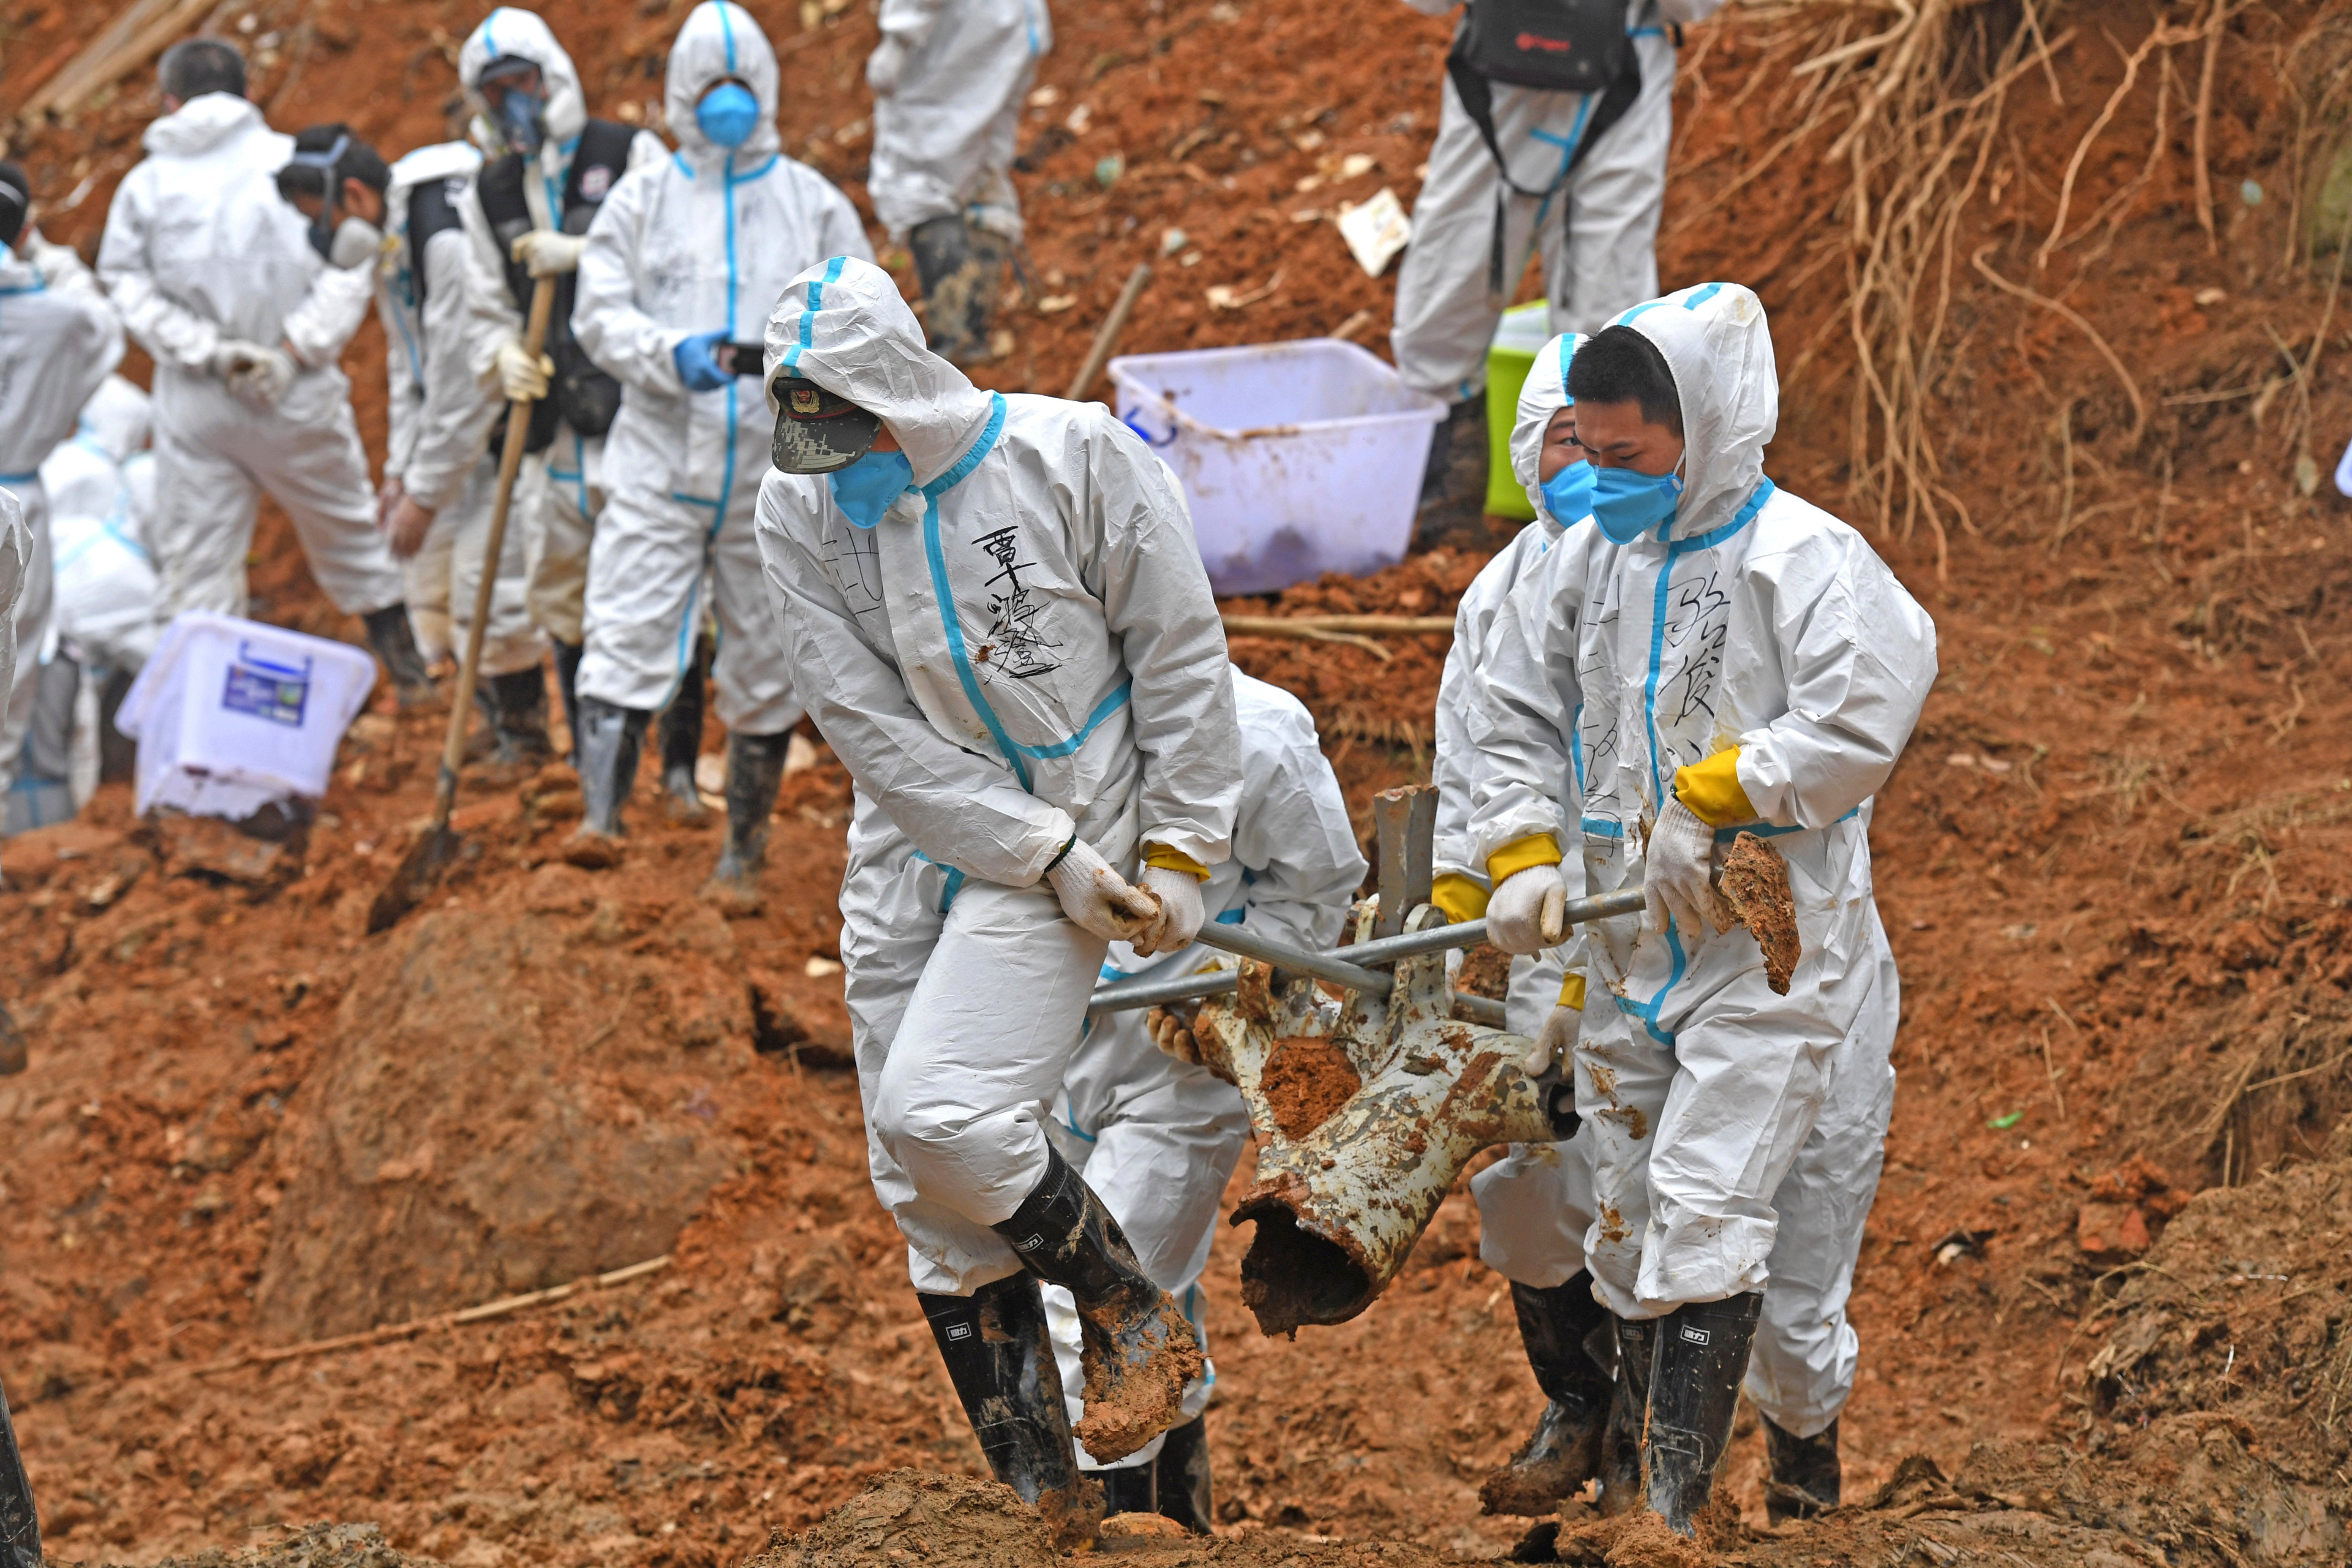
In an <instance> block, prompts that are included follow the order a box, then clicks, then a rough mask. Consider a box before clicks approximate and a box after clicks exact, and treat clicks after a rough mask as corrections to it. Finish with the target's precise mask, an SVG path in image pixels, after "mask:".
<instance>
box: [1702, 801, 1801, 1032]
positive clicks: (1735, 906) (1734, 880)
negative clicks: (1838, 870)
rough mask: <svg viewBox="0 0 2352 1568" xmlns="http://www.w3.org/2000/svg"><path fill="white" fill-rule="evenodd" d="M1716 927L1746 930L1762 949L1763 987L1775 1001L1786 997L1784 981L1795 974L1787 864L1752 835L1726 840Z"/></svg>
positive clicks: (1794, 921) (1794, 910) (1794, 915)
mask: <svg viewBox="0 0 2352 1568" xmlns="http://www.w3.org/2000/svg"><path fill="white" fill-rule="evenodd" d="M1716 901H1717V905H1718V908H1717V910H1716V925H1717V928H1718V929H1720V930H1724V931H1728V930H1730V929H1731V927H1732V926H1733V925H1735V924H1737V925H1743V926H1746V927H1747V928H1748V931H1749V932H1750V933H1752V934H1753V935H1754V936H1755V938H1756V945H1757V946H1759V947H1760V948H1762V949H1763V950H1764V983H1765V984H1768V985H1769V986H1771V987H1772V994H1774V995H1775V996H1786V995H1787V994H1789V976H1790V975H1791V974H1793V973H1796V971H1797V960H1798V958H1799V957H1800V956H1801V950H1800V948H1799V946H1798V942H1797V902H1796V899H1795V896H1794V895H1792V894H1791V893H1790V891H1789V863H1788V862H1787V861H1786V860H1783V859H1781V858H1780V851H1779V850H1778V849H1775V848H1773V847H1771V846H1770V845H1769V844H1767V843H1766V842H1764V840H1762V839H1761V838H1759V837H1756V835H1754V834H1753V833H1743V834H1741V835H1740V836H1739V837H1738V838H1735V839H1733V840H1732V843H1731V847H1730V848H1729V849H1728V850H1727V851H1725V853H1724V857H1723V876H1722V879H1721V881H1720V882H1719V883H1718V884H1717V893H1716Z"/></svg>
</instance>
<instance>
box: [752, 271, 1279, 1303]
mask: <svg viewBox="0 0 2352 1568" xmlns="http://www.w3.org/2000/svg"><path fill="white" fill-rule="evenodd" d="M768 362H769V366H770V375H771V380H772V378H773V376H774V374H775V372H776V370H777V368H778V367H779V365H780V363H782V364H790V365H792V366H793V367H795V368H796V369H797V371H798V372H799V374H803V375H804V376H806V377H808V378H810V379H812V380H814V381H815V382H817V383H818V384H820V385H822V386H824V387H825V388H827V389H828V390H830V391H832V392H834V393H835V395H839V396H842V397H845V398H847V399H849V400H850V401H852V402H854V403H856V404H857V405H860V406H862V407H864V408H866V409H868V410H871V411H872V412H874V413H875V414H877V415H878V416H880V417H881V418H882V419H883V421H884V422H885V423H886V424H887V426H888V428H889V430H890V431H891V433H892V434H893V435H894V436H895V437H897V439H898V444H899V446H900V447H901V449H902V450H903V452H904V454H905V458H906V459H907V461H908V464H909V466H910V468H911V470H912V481H913V482H912V487H911V488H909V489H907V490H905V491H904V492H903V493H901V494H900V495H899V496H898V498H897V499H896V500H894V501H892V502H891V503H890V505H889V506H888V508H887V510H885V511H884V512H883V514H882V515H881V517H880V518H879V520H878V521H877V522H876V524H875V525H874V526H873V527H871V528H861V527H858V526H856V525H855V524H853V523H852V522H851V521H850V520H849V519H848V517H847V516H846V515H845V513H844V512H843V511H842V510H841V508H840V507H839V506H838V505H836V504H835V499H834V495H833V492H832V489H831V480H830V479H829V478H826V477H817V476H809V475H797V474H785V473H781V472H772V473H770V474H769V475H768V477H767V478H766V479H765V480H763V481H762V483H761V491H760V511H759V539H760V552H761V558H762V560H763V561H764V562H765V563H766V566H767V573H768V577H769V580H770V582H771V583H772V584H773V585H774V587H775V589H776V591H777V594H778V599H779V609H780V613H781V614H782V616H783V626H784V631H785V639H786V643H787V646H788V647H789V649H790V651H791V656H792V671H793V689H794V690H795V691H796V692H798V693H799V694H800V695H801V697H802V699H803V700H804V701H806V702H807V703H808V705H809V710H810V712H811V714H812V715H813V716H814V718H815V720H816V722H817V727H818V729H819V730H821V731H823V732H824V737H825V740H826V741H827V742H829V743H830V744H831V745H832V747H833V749H834V751H835V752H836V753H837V754H838V755H839V756H840V757H841V759H842V761H843V762H844V763H845V764H846V766H847V767H848V769H849V772H850V773H851V776H852V777H853V778H855V779H856V783H857V786H858V788H859V789H860V790H861V791H862V792H863V793H864V794H865V795H866V798H867V799H869V800H872V801H875V802H877V803H879V805H880V808H881V809H882V810H883V811H884V812H885V813H887V817H888V819H889V822H890V824H891V825H892V826H894V827H895V828H896V829H897V830H898V832H899V833H901V834H903V835H905V836H906V837H907V838H908V840H910V841H911V842H912V844H913V846H914V847H915V848H916V849H917V850H919V851H920V852H921V854H922V855H923V856H924V857H925V858H928V859H929V861H930V862H931V863H932V864H934V865H936V866H939V867H941V868H948V869H949V870H951V871H952V872H953V873H954V874H955V875H957V876H959V877H961V879H962V884H961V890H960V891H959V892H958V894H957V896H956V899H955V900H954V902H953V904H952V905H951V906H950V908H949V910H948V912H947V915H946V918H945V919H944V920H943V921H940V922H939V925H938V927H937V936H936V938H928V937H926V936H925V935H924V934H923V933H920V932H918V934H917V936H916V937H915V938H914V939H913V940H911V941H909V942H907V943H905V944H893V945H891V946H888V947H886V948H885V949H884V950H882V951H880V952H876V951H873V950H870V949H866V948H861V947H860V946H859V945H858V944H857V943H856V942H855V941H853V940H851V939H850V938H849V937H847V936H845V938H844V944H843V957H844V959H845V962H846V963H847V964H848V966H849V971H850V973H849V980H848V984H849V985H850V988H851V995H852V996H853V998H857V997H859V996H861V995H865V996H869V997H870V996H873V995H874V994H876V990H879V991H881V992H883V993H884V994H888V993H892V992H896V993H898V994H904V993H905V991H906V989H907V988H908V987H911V993H912V994H911V995H908V996H907V997H906V1000H905V1001H904V1002H903V1004H901V1005H902V1006H903V1009H904V1010H903V1012H902V1014H901V1016H900V1017H899V1018H898V1020H897V1025H896V1026H888V1022H887V1020H884V1026H882V1027H880V1028H878V1029H877V1035H876V1037H877V1040H879V1041H882V1042H887V1045H886V1046H884V1047H882V1048H884V1049H885V1050H886V1051H887V1056H886V1058H885V1059H884V1060H882V1061H881V1062H880V1064H879V1066H878V1070H877V1073H876V1074H875V1077H874V1080H873V1082H872V1086H871V1090H870V1097H871V1105H872V1123H871V1124H872V1127H873V1129H874V1136H875V1138H876V1140H877V1142H878V1143H879V1145H880V1147H881V1149H882V1151H883V1152H886V1153H887V1155H888V1156H889V1157H890V1159H891V1160H892V1161H893V1162H894V1163H896V1164H897V1166H898V1168H899V1169H900V1170H901V1171H903V1172H904V1173H906V1176H907V1178H908V1184H910V1185H911V1187H912V1188H913V1190H914V1192H915V1194H917V1196H916V1197H915V1198H914V1199H912V1200H910V1202H912V1203H915V1204H919V1205H922V1217H923V1221H924V1224H925V1226H926V1228H930V1227H931V1226H932V1225H933V1222H936V1231H937V1237H938V1239H937V1240H936V1241H935V1243H934V1245H935V1247H936V1248H937V1254H936V1257H935V1258H931V1259H930V1260H929V1266H930V1267H933V1268H937V1270H938V1275H937V1277H935V1278H934V1279H931V1280H929V1281H926V1280H925V1279H922V1278H919V1279H918V1285H919V1288H921V1289H927V1290H933V1291H937V1292H941V1293H968V1292H969V1291H970V1290H971V1289H973V1288H975V1287H977V1286H979V1285H982V1284H986V1283H988V1282H989V1281H991V1280H993V1279H1003V1278H1006V1277H1007V1276H1010V1275H1011V1274H1013V1272H1015V1270H1016V1269H1017V1268H1019V1264H1018V1262H1017V1260H1016V1258H1015V1257H1014V1254H1013V1250H1012V1248H1011V1247H1007V1246H1006V1245H1005V1244H1004V1242H1003V1240H1002V1239H1001V1238H1000V1237H998V1236H997V1235H996V1233H995V1232H994V1231H992V1230H991V1229H989V1228H988V1227H989V1226H992V1225H993V1224H995V1223H997V1222H998V1221H1001V1220H1003V1219H1006V1218H1008V1217H1009V1216H1010V1215H1012V1214H1013V1211H1014V1209H1016V1208H1017V1207H1019V1206H1020V1205H1021V1203H1022V1202H1023V1200H1024V1198H1026V1197H1027V1196H1028V1195H1029V1194H1030V1193H1031V1192H1032V1190H1033V1189H1034V1188H1035V1187H1036V1185H1037V1184H1038V1183H1039V1181H1040V1180H1041V1179H1042V1178H1043V1176H1044V1174H1045V1170H1046V1167H1047V1144H1046V1137H1045V1129H1044V1126H1043V1124H1042V1121H1041V1119H1040V1114H1039V1113H1040V1110H1042V1108H1043V1106H1044V1104H1045V1101H1046V1100H1048V1099H1049V1098H1050V1097H1051V1096H1053V1095H1054V1094H1055V1092H1056V1091H1057V1090H1058V1089H1060V1088H1061V1085H1062V1081H1063V1079H1064V1077H1065V1076H1066V1068H1067V1066H1068V1063H1069V1060H1070V1058H1071V1056H1072V1054H1073V1052H1074V1050H1075V1048H1076V1044H1077V1041H1078V1036H1079V1023H1080V1019H1081V1017H1082V1016H1083V1014H1084V1012H1085V1008H1086V1002H1087V994H1089V993H1090V992H1091V991H1092V989H1093V986H1094V983H1095V979H1096V976H1097V973H1099V971H1100V968H1101V965H1102V962H1103V957H1104V953H1105V951H1106V943H1105V942H1104V941H1103V940H1102V939H1101V938H1099V937H1097V936H1094V935H1091V934H1089V933H1088V932H1087V931H1084V930H1081V929H1080V928H1079V927H1078V926H1077V925H1076V924H1074V923H1073V922H1072V921H1069V920H1068V919H1067V918H1066V917H1065V916H1064V914H1063V913H1062V910H1061V907H1060V905H1059V903H1058V902H1057V901H1056V900H1055V895H1054V893H1053V892H1052V891H1051V890H1050V889H1048V888H1047V887H1045V886H1044V885H1043V884H1042V883H1041V881H1040V879H1041V878H1042V877H1043V876H1044V874H1045V868H1046V867H1047V866H1048V864H1050V863H1051V862H1053V861H1054V860H1055V858H1057V857H1059V856H1060V855H1061V854H1062V852H1063V851H1064V849H1065V848H1066V847H1067V846H1068V845H1069V844H1070V843H1071V841H1072V837H1073V834H1076V836H1077V837H1083V838H1084V839H1085V840H1086V841H1087V843H1088V844H1090V845H1092V846H1093V847H1095V849H1096V850H1097V851H1098V852H1099V853H1100V854H1101V855H1102V856H1103V857H1104V858H1105V859H1107V860H1108V862H1109V863H1110V864H1111V866H1113V867H1114V868H1119V869H1120V870H1121V871H1122V872H1125V873H1128V874H1130V875H1131V874H1132V872H1131V870H1130V868H1133V867H1134V866H1135V864H1136V857H1137V852H1138V849H1139V847H1140V846H1142V845H1144V844H1147V843H1149V844H1153V845H1159V846H1165V847H1166V848H1167V849H1168V850H1169V851H1172V852H1173V853H1174V854H1176V855H1180V856H1182V857H1186V858H1190V859H1191V860H1192V862H1195V863H1197V864H1199V865H1201V866H1204V867H1211V868H1213V867H1214V866H1216V865H1217V864H1218V863H1220V862H1222V861H1223V860H1224V859H1225V858H1227V856H1228V854H1229V852H1230V850H1231V847H1232V837H1233V827H1234V813H1235V810H1236V808H1237V806H1238V805H1239V801H1240V795H1241V788H1242V774H1241V764H1240V755H1241V740H1240V735H1239V731H1238V729H1237V726H1236V721H1235V719H1234V696H1233V685H1232V682H1231V680H1230V679H1228V677H1227V669H1228V666H1227V664H1226V660H1225V649H1224V634H1223V626H1221V625H1220V623H1219V621H1218V619H1217V610H1216V604H1215V601H1214V600H1213V598H1212V597H1211V595H1210V593H1209V584H1208V577H1207V574H1205V573H1204V572H1203V570H1202V566H1201V561H1200V554H1199V551H1198V548H1197V546H1196V545H1195V544H1194V542H1193V540H1192V523H1191V519H1190V516H1189V514H1188V513H1187V511H1186V510H1185V506H1184V500H1183V496H1182V494H1181V492H1180V491H1179V490H1178V489H1177V486H1176V483H1175V480H1174V478H1173V476H1171V474H1170V473H1169V472H1168V470H1167V468H1166V467H1165V466H1164V465H1163V464H1161V463H1160V461H1159V460H1158V459H1157V458H1154V457H1152V455H1151V453H1150V449H1149V448H1148V447H1145V446H1144V445H1143V443H1142V442H1141V441H1140V440H1139V439H1138V438H1137V437H1136V436H1135V434H1134V433H1133V432H1132V431H1130V430H1129V429H1128V428H1127V427H1126V426H1122V425H1120V424H1119V423H1118V421H1117V420H1116V419H1115V418H1113V417H1112V416H1110V414H1109V413H1108V411H1107V410H1105V409H1103V408H1102V407H1101V406H1099V405H1092V404H1086V405H1076V404H1069V403H1064V402H1060V401H1058V400H1055V399H1053V398H1046V397H1034V396H1027V395H1012V396H1007V395H1003V394H999V393H988V392H982V391H981V390H979V389H978V388H976V387H974V386H973V385H972V384H971V382H970V381H969V380H967V379H966V378H965V376H964V375H963V374H962V373H961V371H958V370H957V369H956V368H955V367H954V366H952V365H950V364H949V363H947V362H946V361H944V360H942V359H940V358H939V357H938V356H937V355H934V354H932V353H929V352H928V351H927V350H926V349H925V348H924V347H923V334H922V329H921V328H920V327H919V325H918V324H917V323H916V321H915V317H914V313H913V312H912V311H911V310H908V308H907V305H906V302H905V301H904V300H901V299H900V298H899V296H898V289H897V288H896V286H894V285H893V284H892V282H891V280H890V278H889V276H888V275H887V273H885V272H883V271H882V270H881V269H880V268H877V267H874V266H872V265H870V264H868V263H866V262H862V261H857V260H855V259H851V258H841V257H836V258H834V259H833V260H831V261H829V262H827V263H826V264H825V265H824V267H822V268H812V269H811V270H810V271H808V272H806V273H803V275H802V276H801V277H799V278H796V279H793V282H792V283H791V285H790V286H789V287H787V288H786V289H785V291H784V295H783V298H782V300H781V301H780V302H779V303H778V305H777V308H776V311H775V314H774V316H773V317H772V319H771V321H770V322H769V325H768ZM858 853H859V850H858V846H857V844H856V841H853V845H852V850H851V854H852V864H853V865H856V864H857V856H858ZM860 896H862V895H861V893H860V890H859V889H856V888H854V887H849V886H845V888H844V889H843V901H844V907H845V909H847V908H849V907H851V906H852V905H853V904H854V903H855V902H856V900H857V899H858V898H859V897H860ZM897 918H898V917H896V916H894V915H890V914H887V913H886V914H885V915H884V916H882V917H881V919H882V920H883V921H884V922H885V926H886V929H887V925H888V923H889V922H891V921H895V920H897ZM885 971H887V975H885V974H884V973H883V972H885ZM869 980H870V981H873V982H874V983H875V988H874V989H869V988H868V984H867V983H868V981H869ZM852 1005H853V1006H857V1005H861V1004H860V1003H859V1002H858V1001H856V1000H853V1003H852ZM894 1207H897V1208H898V1213H899V1214H900V1215H901V1218H902V1220H903V1218H904V1217H905V1215H906V1214H907V1212H908V1210H907V1209H906V1208H904V1207H898V1205H894ZM924 1267H925V1260H924V1259H923V1258H918V1268H919V1270H920V1269H921V1268H924Z"/></svg>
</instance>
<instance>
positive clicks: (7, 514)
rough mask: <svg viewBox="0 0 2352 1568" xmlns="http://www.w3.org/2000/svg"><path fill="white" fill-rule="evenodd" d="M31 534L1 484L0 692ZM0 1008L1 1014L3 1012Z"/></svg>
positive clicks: (12, 653) (6, 677) (10, 681)
mask: <svg viewBox="0 0 2352 1568" xmlns="http://www.w3.org/2000/svg"><path fill="white" fill-rule="evenodd" d="M32 570H33V536H32V534H31V533H30V532H29V531H27V530H26V527H25V503H24V502H22V501H20V500H17V499H16V491H14V490H12V489H8V488H6V487H5V486H0V691H7V690H14V689H15V688H16V605H17V602H18V601H19V600H21V599H22V598H23V597H24V595H25V579H26V578H27V577H29V576H30V575H32ZM5 1010H6V1009H5V1007H0V1013H5Z"/></svg>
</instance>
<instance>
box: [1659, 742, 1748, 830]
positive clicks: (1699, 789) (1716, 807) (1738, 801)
mask: <svg viewBox="0 0 2352 1568" xmlns="http://www.w3.org/2000/svg"><path fill="white" fill-rule="evenodd" d="M1675 799H1677V800H1679V801H1681V802H1682V803H1683V805H1685V806H1687V807H1688V808H1689V809H1690V814H1691V815H1692V816H1696V817H1697V818H1698V819H1699V820H1700V821H1701V822H1704V823H1706V825H1707V826H1709V827H1728V826H1731V825H1732V824H1733V823H1735V822H1753V821H1755V820H1756V808H1755V807H1754V806H1752V805H1748V792H1747V791H1746V790H1744V789H1742V788H1740V787H1739V748H1738V747H1737V746H1728V747H1726V748H1725V749H1724V750H1722V751H1720V752H1716V753H1715V755H1713V756H1711V757H1709V758H1707V760H1706V761H1705V762H1703V763H1692V764H1691V765H1690V766H1688V767H1686V768H1676V769H1675Z"/></svg>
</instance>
